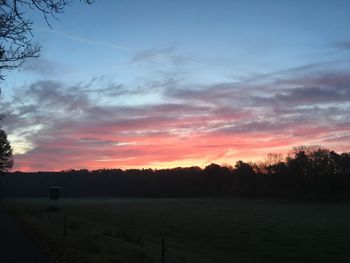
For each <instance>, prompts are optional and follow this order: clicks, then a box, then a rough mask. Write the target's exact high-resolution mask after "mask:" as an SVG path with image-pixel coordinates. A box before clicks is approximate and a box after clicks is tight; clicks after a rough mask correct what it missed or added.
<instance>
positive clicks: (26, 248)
mask: <svg viewBox="0 0 350 263" xmlns="http://www.w3.org/2000/svg"><path fill="white" fill-rule="evenodd" d="M0 262H1V263H17V262H18V263H24V262H25V263H47V262H52V261H50V260H49V257H48V256H47V255H45V253H44V252H43V251H41V250H40V248H39V246H38V244H37V243H36V242H35V241H33V240H32V239H31V238H30V237H29V236H28V235H27V234H26V233H24V232H23V231H22V229H21V228H20V227H19V226H18V225H17V224H16V222H14V221H13V219H12V218H11V217H10V216H9V215H8V214H7V213H6V212H5V211H3V209H1V208H0Z"/></svg>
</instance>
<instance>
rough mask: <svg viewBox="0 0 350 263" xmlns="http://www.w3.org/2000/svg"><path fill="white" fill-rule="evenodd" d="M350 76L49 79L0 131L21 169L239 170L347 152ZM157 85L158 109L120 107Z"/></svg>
mask: <svg viewBox="0 0 350 263" xmlns="http://www.w3.org/2000/svg"><path fill="white" fill-rule="evenodd" d="M347 72H348V71H346V70H345V69H344V68H342V69H338V68H336V69H333V70H330V69H329V67H327V66H324V67H323V68H322V69H320V65H315V67H311V66H309V67H305V68H304V70H301V69H298V72H297V74H295V71H293V70H291V71H290V73H284V74H283V75H280V77H279V78H278V79H276V78H267V79H264V81H261V82H256V83H249V82H248V83H244V82H225V83H216V84H211V85H196V86H188V85H186V84H185V83H181V81H179V80H177V81H167V79H158V80H155V79H153V80H151V81H150V82H149V83H147V82H146V83H144V85H141V87H140V88H138V89H135V88H134V87H129V86H128V85H127V84H124V83H115V84H113V83H112V84H111V83H108V84H106V83H102V82H99V81H98V80H96V81H95V82H93V85H92V84H91V83H73V84H67V83H64V82H60V81H52V80H42V81H36V82H33V83H31V84H29V85H24V86H22V87H20V88H18V89H17V90H16V91H15V97H14V99H13V100H9V101H2V102H1V103H2V107H3V108H6V109H7V110H6V112H5V113H6V115H7V117H6V119H5V120H4V121H3V123H2V124H3V126H4V128H5V129H6V130H7V131H8V133H9V134H10V138H12V140H14V141H16V144H15V150H16V147H19V148H21V149H19V150H16V156H15V158H16V163H17V164H16V169H22V170H39V169H41V170H61V169H66V168H86V167H88V168H90V169H94V168H103V167H122V168H126V167H156V166H159V165H161V166H162V167H164V166H167V165H181V164H184V163H186V164H188V162H189V160H191V162H192V163H193V164H199V165H205V164H206V163H208V162H225V163H230V162H231V163H232V162H234V161H235V160H237V159H238V158H240V159H241V158H243V159H246V160H249V159H254V158H259V157H261V156H262V155H263V154H264V153H266V152H271V151H287V150H288V149H289V148H290V147H292V146H295V145H299V144H321V145H324V146H326V147H327V146H329V147H331V148H332V149H335V150H339V151H344V150H346V151H348V150H349V148H348V145H349V140H348V138H349V137H348V136H347V133H348V132H349V131H350V122H349V116H350V100H349V98H350V90H349V87H350V78H349V77H348V74H347ZM170 79H171V78H170ZM155 83H157V84H155ZM154 85H156V86H157V89H156V90H155V91H156V92H158V93H159V96H162V98H163V99H162V100H161V101H159V102H153V103H143V104H139V105H133V106H130V105H125V104H121V103H117V102H115V103H113V101H115V98H124V96H128V95H129V94H132V93H135V92H136V93H138V94H140V95H142V94H145V93H144V92H147V88H148V87H152V86H154ZM96 94H98V97H99V99H96ZM101 97H103V98H106V99H109V101H110V103H104V102H103V100H101ZM20 98H25V99H22V100H21V99H20ZM42 160H45V162H44V163H43V161H42Z"/></svg>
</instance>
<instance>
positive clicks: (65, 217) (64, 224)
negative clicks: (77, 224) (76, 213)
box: [63, 214, 67, 240]
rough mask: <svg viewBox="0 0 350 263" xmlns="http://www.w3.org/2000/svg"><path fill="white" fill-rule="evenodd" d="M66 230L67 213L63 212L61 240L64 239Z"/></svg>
mask: <svg viewBox="0 0 350 263" xmlns="http://www.w3.org/2000/svg"><path fill="white" fill-rule="evenodd" d="M66 232H67V215H66V214H64V220H63V240H66Z"/></svg>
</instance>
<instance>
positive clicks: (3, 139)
mask: <svg viewBox="0 0 350 263" xmlns="http://www.w3.org/2000/svg"><path fill="white" fill-rule="evenodd" d="M12 166H13V156H12V148H11V145H10V143H9V141H8V140H7V135H6V133H5V132H4V131H3V130H0V174H3V173H5V172H8V171H9V170H10V169H11V168H12Z"/></svg>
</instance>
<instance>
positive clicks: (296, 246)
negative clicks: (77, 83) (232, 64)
mask: <svg viewBox="0 0 350 263" xmlns="http://www.w3.org/2000/svg"><path fill="white" fill-rule="evenodd" d="M4 202H5V205H6V207H7V209H8V210H9V211H10V212H11V213H12V214H13V215H14V216H15V217H16V218H17V219H18V220H19V221H20V222H22V224H24V225H25V226H26V227H27V228H28V229H30V230H31V232H32V233H33V234H34V235H36V236H37V237H38V238H40V239H41V241H42V242H43V243H45V245H47V246H48V247H50V249H51V253H53V254H54V255H55V256H56V258H57V259H58V262H116V263H117V262H125V263H133V262H135V263H136V262H161V239H162V238H164V239H165V247H166V251H165V262H166V263H168V262H169V263H177V262H198V263H199V262H200V263H205V262H215V263H220V262H230V263H231V262H348V261H349V258H350V204H349V203H343V204H335V203H326V204H321V203H291V202H281V201H271V200H233V199H232V200H230V199H90V198H86V199H83V198H81V199H62V200H60V201H58V203H57V205H58V207H59V211H58V212H48V211H47V208H48V207H49V205H50V204H51V203H50V201H48V200H46V199H34V198H33V199H9V200H5V201H4ZM64 214H65V215H66V216H67V221H66V222H67V224H66V226H67V228H66V236H65V239H64V238H63V229H64Z"/></svg>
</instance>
